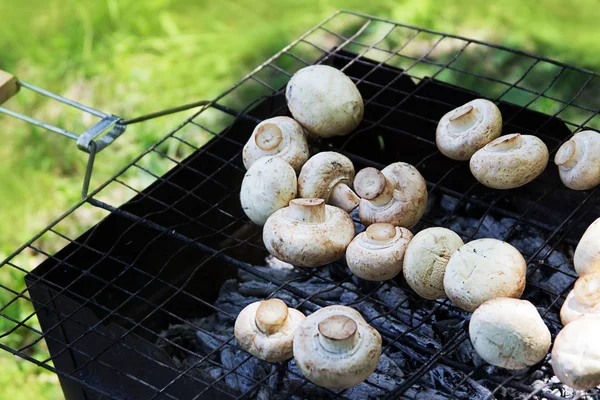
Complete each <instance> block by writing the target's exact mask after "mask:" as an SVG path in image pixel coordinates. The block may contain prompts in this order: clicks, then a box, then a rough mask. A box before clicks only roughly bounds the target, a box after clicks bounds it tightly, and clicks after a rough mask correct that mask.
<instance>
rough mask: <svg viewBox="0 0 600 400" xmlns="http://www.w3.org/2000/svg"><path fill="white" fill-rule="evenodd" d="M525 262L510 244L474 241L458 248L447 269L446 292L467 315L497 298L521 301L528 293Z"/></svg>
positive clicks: (494, 240) (494, 241) (493, 240)
mask: <svg viewBox="0 0 600 400" xmlns="http://www.w3.org/2000/svg"><path fill="white" fill-rule="evenodd" d="M526 269H527V263H526V262H525V259H524V258H523V256H522V255H521V253H519V251H518V250H517V249H515V248H514V247H513V246H511V245H510V244H508V243H506V242H503V241H500V240H496V239H478V240H473V241H472V242H469V243H467V244H465V245H464V246H462V247H459V248H458V250H456V251H455V252H454V254H453V255H452V257H450V261H449V262H448V265H447V266H446V273H445V275H444V290H445V291H446V295H447V296H448V298H449V299H450V300H451V301H452V302H453V303H454V304H456V305H457V306H458V307H460V308H462V309H463V310H465V311H475V309H476V308H477V307H479V306H480V305H481V304H483V303H484V302H486V301H488V300H490V299H493V298H496V297H514V298H519V297H521V295H522V294H523V290H525V273H526Z"/></svg>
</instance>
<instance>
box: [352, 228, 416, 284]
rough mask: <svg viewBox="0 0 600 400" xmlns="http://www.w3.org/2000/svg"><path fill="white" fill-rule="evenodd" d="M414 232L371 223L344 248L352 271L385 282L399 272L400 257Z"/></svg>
mask: <svg viewBox="0 0 600 400" xmlns="http://www.w3.org/2000/svg"><path fill="white" fill-rule="evenodd" d="M412 237H413V234H412V233H411V232H410V231H409V230H408V229H406V228H400V227H398V226H394V225H391V224H385V223H382V224H373V225H371V226H369V227H368V228H367V230H366V231H364V232H361V233H359V234H358V235H357V236H356V237H355V238H354V239H353V240H352V242H350V245H348V248H347V249H346V263H347V264H348V267H349V268H350V270H351V271H352V273H353V274H354V275H356V276H358V277H359V278H362V279H366V280H369V281H386V280H388V279H392V278H393V277H395V276H396V275H398V274H399V273H400V271H402V259H403V258H404V252H405V251H406V246H407V245H408V243H409V242H410V240H411V239H412Z"/></svg>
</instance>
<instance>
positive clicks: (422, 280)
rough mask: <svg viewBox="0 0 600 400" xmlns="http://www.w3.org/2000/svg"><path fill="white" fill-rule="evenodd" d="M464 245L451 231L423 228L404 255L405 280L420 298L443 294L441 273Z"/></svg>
mask: <svg viewBox="0 0 600 400" xmlns="http://www.w3.org/2000/svg"><path fill="white" fill-rule="evenodd" d="M463 245H464V242H463V241H462V239H461V238H460V236H458V235H457V234H456V233H454V232H453V231H451V230H450V229H446V228H440V227H434V228H427V229H423V230H422V231H421V232H419V233H417V234H416V235H415V237H414V238H413V239H412V240H411V241H410V243H409V244H408V248H407V249H406V253H404V268H403V272H404V278H405V279H406V282H407V283H408V284H409V286H410V287H411V288H412V289H413V290H414V291H415V292H416V293H417V294H418V295H419V296H421V297H423V298H425V299H428V300H435V299H439V298H442V297H444V296H445V295H446V292H445V291H444V274H445V273H446V265H447V264H448V261H449V260H450V257H451V256H452V254H454V252H455V251H456V250H457V249H458V248H459V247H461V246H463Z"/></svg>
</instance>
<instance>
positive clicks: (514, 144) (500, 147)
mask: <svg viewBox="0 0 600 400" xmlns="http://www.w3.org/2000/svg"><path fill="white" fill-rule="evenodd" d="M521 140H522V139H521V134H520V133H511V134H510V135H504V136H500V137H499V138H498V139H496V140H494V141H492V142H490V143H488V144H487V145H486V146H485V147H486V149H487V150H488V151H509V150H514V149H518V148H519V147H521Z"/></svg>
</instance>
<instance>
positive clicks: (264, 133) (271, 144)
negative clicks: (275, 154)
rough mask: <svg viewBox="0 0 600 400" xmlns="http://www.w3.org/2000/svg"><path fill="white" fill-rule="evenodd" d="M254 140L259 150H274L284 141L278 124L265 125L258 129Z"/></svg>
mask: <svg viewBox="0 0 600 400" xmlns="http://www.w3.org/2000/svg"><path fill="white" fill-rule="evenodd" d="M254 140H255V141H256V145H257V146H258V148H259V149H261V150H265V151H268V150H273V149H274V148H276V147H277V146H279V143H281V141H282V140H283V133H282V132H281V129H279V127H278V126H277V125H276V124H264V125H262V126H261V127H260V128H258V131H257V132H256V135H255V136H254Z"/></svg>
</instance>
